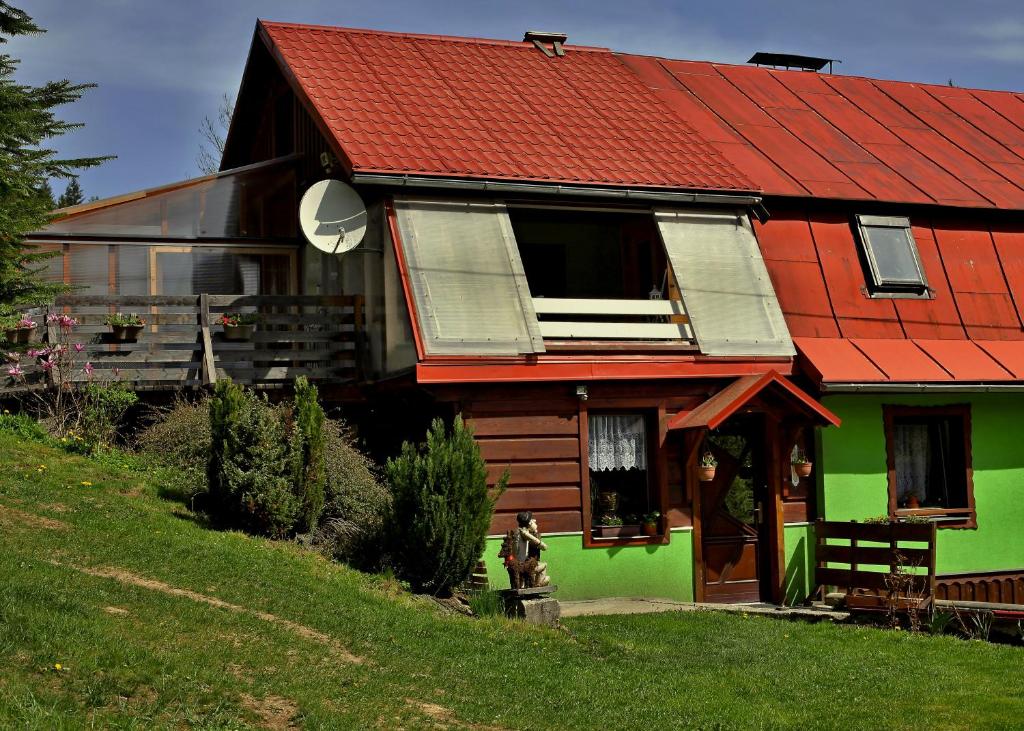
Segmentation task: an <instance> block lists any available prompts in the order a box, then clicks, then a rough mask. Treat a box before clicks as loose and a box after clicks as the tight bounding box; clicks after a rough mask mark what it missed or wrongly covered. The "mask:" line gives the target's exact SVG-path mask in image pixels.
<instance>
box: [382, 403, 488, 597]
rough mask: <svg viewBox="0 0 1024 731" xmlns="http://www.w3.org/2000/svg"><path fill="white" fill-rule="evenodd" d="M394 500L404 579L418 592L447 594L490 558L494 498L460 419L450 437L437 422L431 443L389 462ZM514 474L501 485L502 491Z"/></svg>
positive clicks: (395, 539) (393, 534)
mask: <svg viewBox="0 0 1024 731" xmlns="http://www.w3.org/2000/svg"><path fill="white" fill-rule="evenodd" d="M387 476H388V481H389V483H390V484H391V490H392V494H393V496H394V506H393V510H392V517H391V520H390V529H391V530H390V547H391V552H392V560H393V561H394V564H395V570H396V573H397V574H398V576H399V577H400V578H402V579H404V580H406V581H408V582H409V583H410V585H411V586H412V587H413V589H415V590H417V591H427V592H430V593H433V594H445V593H448V592H450V591H451V589H452V587H454V586H457V585H459V584H461V583H462V582H463V581H465V580H466V579H467V578H469V575H470V574H471V573H472V571H473V567H474V566H475V565H476V562H477V559H479V558H480V556H481V555H482V554H483V551H484V541H485V539H486V537H487V529H488V527H489V526H490V522H491V515H492V514H493V512H494V502H495V498H494V497H492V496H491V495H490V494H489V492H488V489H487V465H486V464H485V462H484V460H483V458H482V457H481V456H480V448H479V447H478V446H477V444H476V442H475V441H473V433H472V431H471V430H470V429H469V428H468V427H466V426H465V425H464V424H463V422H462V419H461V417H456V419H455V423H454V425H453V428H452V432H451V434H450V435H449V434H447V433H446V431H445V427H444V423H443V422H442V421H441V420H440V419H435V420H434V422H433V424H432V425H431V427H430V430H429V431H428V432H427V443H426V446H425V447H423V448H417V447H415V446H413V445H412V444H410V443H408V442H406V443H405V444H403V445H402V452H401V454H400V455H399V456H398V457H396V458H394V459H389V460H388V462H387ZM507 484H508V473H507V472H506V474H504V475H503V476H502V478H501V479H500V480H499V482H498V486H497V487H498V493H499V494H500V492H501V491H503V490H504V489H505V487H506V485H507Z"/></svg>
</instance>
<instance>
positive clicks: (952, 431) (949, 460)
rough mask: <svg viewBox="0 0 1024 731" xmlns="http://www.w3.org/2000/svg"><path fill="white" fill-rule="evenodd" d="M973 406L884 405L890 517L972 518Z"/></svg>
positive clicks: (948, 520)
mask: <svg viewBox="0 0 1024 731" xmlns="http://www.w3.org/2000/svg"><path fill="white" fill-rule="evenodd" d="M968 408H969V407H966V406H953V407H901V406H887V407H885V423H886V448H887V451H888V458H889V467H890V480H889V505H890V514H891V515H893V516H897V517H898V516H899V515H908V514H909V515H914V514H917V515H925V516H934V517H935V518H936V519H938V520H941V521H944V522H965V521H972V520H973V505H974V500H973V494H972V485H971V479H970V434H969V424H970V421H969V416H970V414H969V410H968Z"/></svg>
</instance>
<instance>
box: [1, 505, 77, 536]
mask: <svg viewBox="0 0 1024 731" xmlns="http://www.w3.org/2000/svg"><path fill="white" fill-rule="evenodd" d="M0 525H10V526H14V527H18V526H24V527H28V528H46V529H47V530H67V529H68V528H70V527H71V526H70V525H68V524H67V523H64V522H63V521H60V520H54V519H53V518H45V517H43V516H42V515H36V514H35V513H26V512H25V511H24V510H18V509H17V508H11V507H8V506H6V505H0Z"/></svg>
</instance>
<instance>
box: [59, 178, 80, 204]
mask: <svg viewBox="0 0 1024 731" xmlns="http://www.w3.org/2000/svg"><path fill="white" fill-rule="evenodd" d="M84 200H85V194H84V193H83V192H82V186H81V185H79V184H78V178H71V182H69V183H68V186H67V187H66V188H65V189H64V192H63V193H61V194H60V198H58V199H57V208H68V207H70V206H77V205H78V204H79V203H81V202H82V201H84Z"/></svg>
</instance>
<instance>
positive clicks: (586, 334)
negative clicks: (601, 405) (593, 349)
mask: <svg viewBox="0 0 1024 731" xmlns="http://www.w3.org/2000/svg"><path fill="white" fill-rule="evenodd" d="M533 309H534V311H535V312H536V313H537V316H538V317H539V318H540V332H541V335H542V336H543V337H544V338H545V339H552V340H660V341H686V342H693V329H692V328H691V327H690V318H689V317H688V316H687V314H686V310H685V309H684V308H683V305H682V303H681V302H677V301H675V300H630V299H563V298H553V297H534V298H533Z"/></svg>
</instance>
